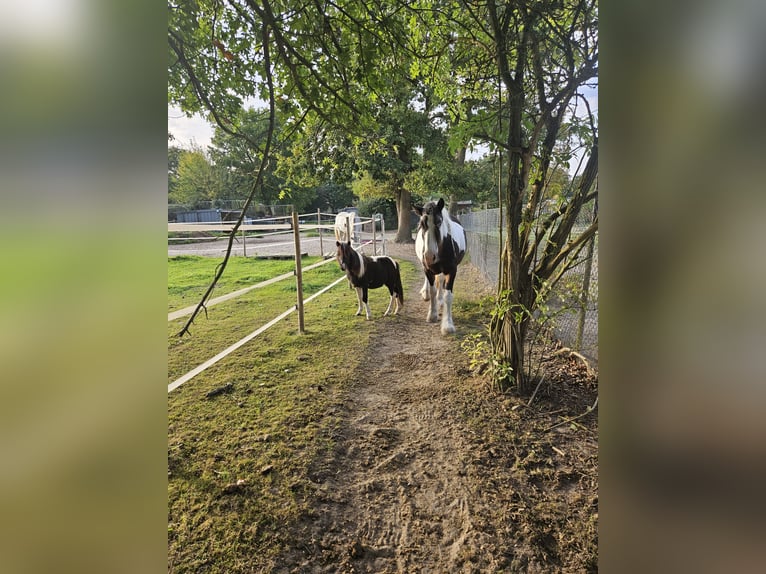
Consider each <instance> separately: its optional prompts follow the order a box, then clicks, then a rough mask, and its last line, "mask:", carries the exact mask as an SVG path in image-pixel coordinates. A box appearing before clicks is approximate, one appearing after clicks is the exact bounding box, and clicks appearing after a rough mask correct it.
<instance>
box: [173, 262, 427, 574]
mask: <svg viewBox="0 0 766 574" xmlns="http://www.w3.org/2000/svg"><path fill="white" fill-rule="evenodd" d="M219 261H220V260H215V259H212V260H211V259H209V258H203V257H180V258H173V259H171V260H169V262H168V298H169V300H172V298H173V297H175V301H176V303H175V305H176V306H177V307H178V306H185V305H189V304H191V303H192V302H193V301H192V300H190V299H191V298H192V296H191V293H199V292H201V290H203V289H204V288H205V287H206V286H207V283H208V282H209V280H210V275H211V273H212V271H213V270H214V268H215V265H216V264H217V263H218V262H219ZM308 261H309V262H310V260H308ZM229 265H230V266H229V267H228V268H227V270H226V272H225V274H224V278H225V279H226V283H225V285H226V290H229V291H231V290H235V289H237V288H241V287H243V286H245V285H246V284H250V283H252V282H255V281H260V280H263V279H267V278H269V277H270V276H274V275H278V274H280V273H284V272H285V271H289V270H290V269H292V262H290V261H262V260H258V261H253V260H246V259H244V258H237V259H233V260H232V261H231V262H230V264H229ZM307 265H308V262H307V259H304V266H307ZM416 272H417V271H416V269H415V268H414V266H413V265H412V264H410V263H407V262H402V274H403V277H402V280H403V282H404V283H405V284H407V282H408V281H409V280H410V278H411V277H412V276H413V275H412V274H414V273H416ZM339 277H341V271H340V269H339V268H338V266H337V264H334V263H330V264H327V265H325V266H322V267H319V268H317V269H314V270H311V271H308V272H307V273H306V274H305V276H304V298H305V297H308V296H309V295H311V294H312V293H315V292H316V291H318V290H320V289H321V288H322V287H324V286H326V285H328V284H330V283H331V282H332V281H333V280H335V279H336V278H339ZM182 292H183V293H186V294H187V295H186V299H181V298H180V295H179V293H182ZM172 293H175V295H171V294H172ZM218 294H220V293H218ZM295 297H296V287H295V281H294V279H290V280H286V281H283V282H280V283H277V284H275V285H270V286H268V287H266V288H263V289H256V290H253V291H251V292H249V293H247V294H246V295H244V296H242V297H239V298H236V299H234V300H231V301H227V302H224V303H221V304H219V305H215V306H213V307H211V308H210V309H209V311H208V315H207V317H206V316H205V314H204V313H203V314H201V315H199V316H198V317H197V319H196V320H195V323H194V324H193V325H192V327H191V333H192V336H185V337H183V339H180V338H179V337H177V336H176V333H177V332H178V331H179V330H180V328H181V326H182V325H183V321H184V319H179V320H176V321H172V322H169V324H168V382H172V381H173V380H175V379H176V378H178V377H179V376H181V375H183V374H184V373H186V372H188V371H189V370H191V369H193V368H194V367H196V366H197V365H199V364H201V363H202V362H204V361H206V360H207V359H209V358H211V357H212V356H214V355H215V354H217V353H218V352H220V351H221V350H223V349H224V348H225V347H227V346H228V345H231V344H232V343H234V342H236V341H237V340H239V339H240V338H242V337H244V336H245V335H247V334H249V333H250V332H252V331H253V330H254V329H256V328H258V327H259V326H260V325H262V324H264V323H266V322H267V321H269V320H271V319H273V318H274V317H276V316H278V315H279V314H280V313H282V312H283V311H285V310H286V309H288V308H289V307H290V306H291V305H294V304H295ZM370 303H371V306H372V308H373V312H374V313H375V314H374V320H373V321H366V320H365V319H364V318H363V317H356V316H354V313H355V311H356V305H357V301H356V294H355V292H354V291H353V290H351V289H349V288H348V285H347V283H346V282H345V281H341V282H340V283H339V284H338V285H337V286H335V287H334V288H332V289H330V290H329V291H328V292H326V293H324V294H322V295H320V296H319V297H317V298H316V299H315V300H313V301H311V302H310V303H308V304H306V306H305V327H306V333H305V334H303V335H300V334H299V333H298V318H297V313H293V314H292V315H290V316H288V317H287V318H286V319H284V320H282V321H280V322H279V323H278V324H276V325H275V326H274V327H272V328H271V329H269V330H268V331H266V332H265V333H263V334H262V335H260V336H258V337H256V338H255V339H253V340H252V341H250V342H249V343H247V344H246V345H244V346H243V347H241V348H240V349H238V350H237V351H235V352H234V353H232V354H231V355H229V356H227V357H226V358H224V359H223V360H221V361H220V362H219V363H217V364H216V365H214V366H213V367H211V368H209V369H208V370H206V371H204V372H202V373H200V374H199V375H197V376H196V377H195V378H193V379H191V380H190V381H189V382H187V383H186V384H184V385H182V386H181V387H179V388H178V389H176V390H174V391H173V392H172V393H170V394H169V395H168V571H172V572H176V573H180V572H200V571H205V572H221V573H223V572H227V573H228V572H257V571H262V570H263V569H265V570H268V565H269V563H270V560H271V559H272V557H273V556H275V555H276V554H277V553H278V552H279V551H280V550H282V549H284V548H285V547H286V546H288V545H290V544H293V543H294V541H290V540H287V539H286V538H285V536H286V530H287V529H286V528H285V524H288V523H289V522H291V521H293V520H296V519H297V518H298V516H299V515H300V514H301V512H302V511H304V510H305V509H303V508H302V507H301V505H302V502H301V501H302V500H304V499H305V498H306V494H307V493H308V492H309V491H310V489H312V488H313V485H312V484H311V481H310V480H309V469H310V467H311V464H312V462H313V461H316V460H319V459H320V458H321V457H323V456H326V455H327V454H328V453H329V451H330V449H331V448H332V445H333V438H332V437H333V434H334V433H335V432H337V427H338V426H339V424H340V421H339V419H338V416H339V415H337V414H336V413H337V412H338V409H336V408H334V405H337V404H338V403H339V401H340V400H342V395H343V393H344V392H345V390H346V389H347V388H348V385H349V383H350V381H349V379H348V377H349V376H350V373H352V372H353V371H354V370H355V368H356V367H357V364H356V363H357V362H358V360H359V357H361V356H362V353H357V352H355V351H356V350H359V349H364V348H365V347H366V346H367V345H368V341H369V337H370V334H371V333H372V332H373V330H374V328H375V320H381V319H382V318H381V314H382V311H383V310H384V309H385V307H386V306H387V304H388V291H387V290H386V289H375V290H371V291H370ZM170 307H171V308H172V305H170ZM382 320H386V321H400V320H403V318H402V317H398V316H397V317H386V318H385V319H382ZM227 383H231V385H232V386H231V391H230V392H226V393H222V394H219V395H217V396H214V397H210V398H209V397H207V393H208V392H209V391H211V390H214V389H216V388H220V387H222V386H223V385H226V384H227ZM238 480H242V481H244V482H243V483H241V485H240V486H239V487H230V488H234V489H237V492H236V493H233V494H226V493H225V491H226V487H227V485H233V484H236V482H237V481H238Z"/></svg>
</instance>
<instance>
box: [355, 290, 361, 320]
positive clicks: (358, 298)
mask: <svg viewBox="0 0 766 574" xmlns="http://www.w3.org/2000/svg"><path fill="white" fill-rule="evenodd" d="M356 300H357V301H358V302H359V306H358V307H357V308H356V314H357V315H361V314H362V290H361V288H359V287H357V288H356Z"/></svg>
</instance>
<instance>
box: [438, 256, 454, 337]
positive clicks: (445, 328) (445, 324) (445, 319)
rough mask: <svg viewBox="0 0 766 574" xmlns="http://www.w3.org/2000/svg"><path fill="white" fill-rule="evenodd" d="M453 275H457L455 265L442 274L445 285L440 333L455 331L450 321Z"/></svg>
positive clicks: (445, 333)
mask: <svg viewBox="0 0 766 574" xmlns="http://www.w3.org/2000/svg"><path fill="white" fill-rule="evenodd" d="M455 275H457V267H456V268H455V269H452V270H450V271H449V272H448V273H445V274H444V279H445V281H446V285H445V289H444V303H443V311H442V326H441V331H442V335H448V334H450V333H454V332H455V324H454V323H453V322H452V286H453V285H454V284H455Z"/></svg>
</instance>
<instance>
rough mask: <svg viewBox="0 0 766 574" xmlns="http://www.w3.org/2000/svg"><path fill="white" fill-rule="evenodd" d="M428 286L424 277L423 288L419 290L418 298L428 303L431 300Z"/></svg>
mask: <svg viewBox="0 0 766 574" xmlns="http://www.w3.org/2000/svg"><path fill="white" fill-rule="evenodd" d="M428 285H429V284H428V276H426V279H425V281H423V287H422V288H421V289H420V296H421V297H422V298H423V301H428V300H429V299H430V298H431V289H430V287H429V286H428Z"/></svg>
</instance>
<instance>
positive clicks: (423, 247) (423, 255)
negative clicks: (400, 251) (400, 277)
mask: <svg viewBox="0 0 766 574" xmlns="http://www.w3.org/2000/svg"><path fill="white" fill-rule="evenodd" d="M426 221H427V223H428V229H427V230H426V231H425V233H424V232H423V230H422V229H420V230H418V235H417V237H416V238H415V253H416V254H417V256H418V259H420V260H421V261H422V262H423V264H424V265H432V264H433V263H434V262H435V261H438V259H439V243H438V242H437V241H436V227H435V226H434V224H433V217H427V219H426ZM439 231H440V233H442V237H445V235H444V233H445V231H446V227H445V224H444V221H442V224H441V226H440V228H439Z"/></svg>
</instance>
